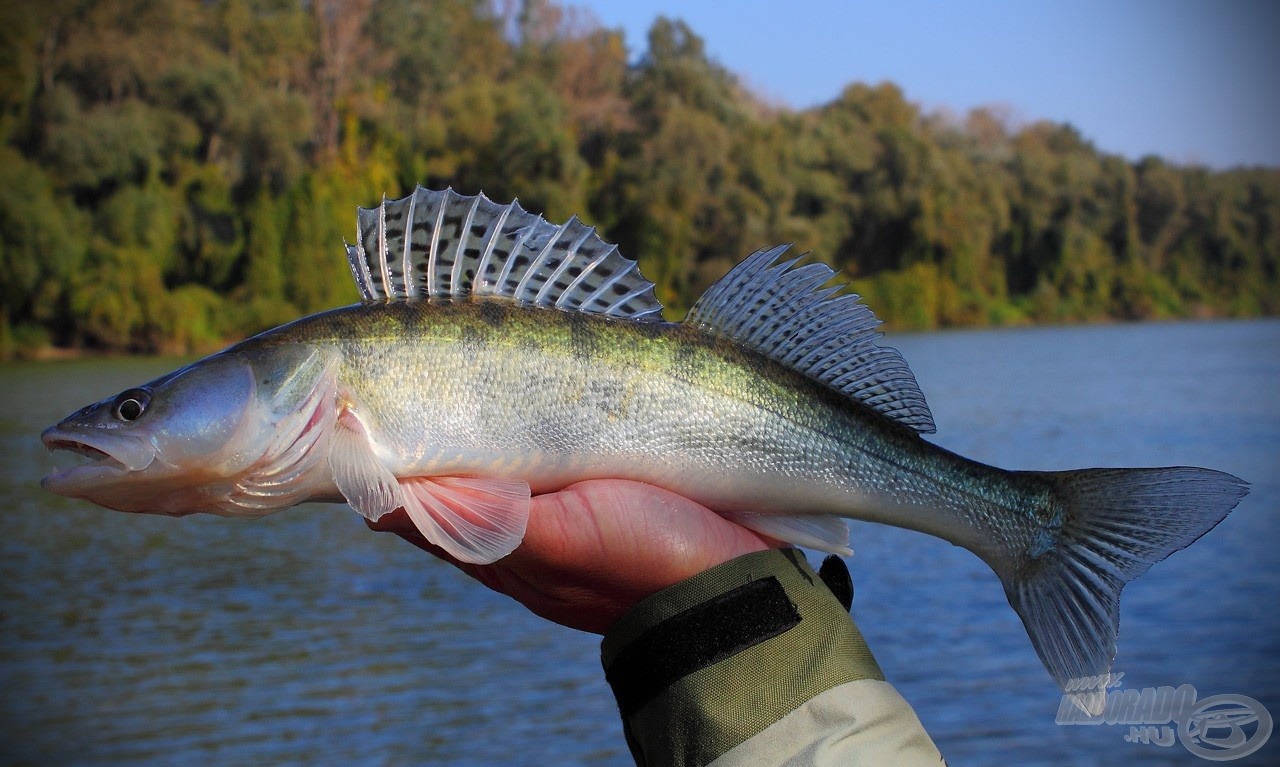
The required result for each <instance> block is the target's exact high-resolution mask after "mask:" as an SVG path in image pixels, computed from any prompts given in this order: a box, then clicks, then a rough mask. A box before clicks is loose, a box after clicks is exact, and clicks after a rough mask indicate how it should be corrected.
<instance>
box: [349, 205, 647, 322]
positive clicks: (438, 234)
mask: <svg viewBox="0 0 1280 767" xmlns="http://www.w3.org/2000/svg"><path fill="white" fill-rule="evenodd" d="M357 218H358V227H359V233H358V234H359V236H358V238H357V240H356V244H355V245H348V246H347V260H348V262H349V263H350V265H351V273H352V275H353V276H354V277H355V280H356V285H357V286H359V288H360V296H361V299H362V300H364V301H407V300H415V299H421V298H446V297H462V296H469V295H481V296H503V297H507V298H513V299H516V300H519V301H523V302H525V303H529V304H532V305H535V306H545V307H553V306H554V307H556V308H559V309H566V310H570V311H580V312H589V313H592V314H604V315H608V316H611V317H621V318H626V319H630V320H638V321H641V322H647V321H657V320H660V319H661V318H662V317H661V312H662V305H661V304H659V303H658V300H657V298H655V297H654V294H653V283H652V282H649V281H648V280H647V279H645V278H644V276H643V275H641V274H640V271H639V269H638V268H637V267H636V263H635V262H634V261H631V260H630V259H627V258H624V257H623V256H622V255H621V254H620V253H618V249H617V246H615V245H611V244H609V243H607V242H605V241H603V240H601V239H600V238H599V237H598V236H596V233H595V228H594V227H590V226H587V225H585V224H583V223H582V222H580V221H579V220H578V219H577V218H576V217H574V218H570V219H569V220H568V221H567V222H565V223H564V224H561V225H560V226H556V225H554V224H550V223H548V222H547V221H545V220H544V219H543V218H542V217H541V216H538V215H534V214H532V213H529V212H527V211H525V210H524V209H523V208H521V207H520V204H519V203H518V202H512V203H511V204H510V205H499V204H498V203H495V202H493V201H491V200H489V199H488V198H487V197H485V196H484V195H483V194H479V195H476V196H474V197H468V196H464V195H460V194H458V193H456V192H454V191H453V190H452V189H446V190H444V191H443V192H439V191H429V190H426V189H423V188H422V187H418V188H417V189H415V190H414V192H413V194H411V195H409V196H408V197H405V198H403V199H399V200H390V201H388V200H383V202H382V204H381V205H379V206H378V207H376V208H361V209H360V210H359V213H358V216H357Z"/></svg>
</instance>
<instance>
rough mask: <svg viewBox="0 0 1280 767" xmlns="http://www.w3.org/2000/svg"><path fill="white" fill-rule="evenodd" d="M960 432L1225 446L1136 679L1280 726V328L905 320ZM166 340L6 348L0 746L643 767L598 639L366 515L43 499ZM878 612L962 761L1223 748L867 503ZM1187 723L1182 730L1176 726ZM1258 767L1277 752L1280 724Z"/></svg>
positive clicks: (1081, 444) (1067, 442) (55, 759)
mask: <svg viewBox="0 0 1280 767" xmlns="http://www.w3.org/2000/svg"><path fill="white" fill-rule="evenodd" d="M890 340H891V342H892V343H893V344H894V345H896V346H897V347H898V348H899V349H901V350H902V351H903V353H904V354H905V355H906V357H907V359H908V360H909V361H910V362H911V364H912V367H913V369H914V370H915V371H916V374H917V377H918V378H919V380H920V383H921V386H922V388H923V389H924V392H925V394H926V395H927V396H928V398H929V401H930V404H931V406H932V409H933V413H934V416H935V419H936V420H937V423H938V433H937V434H936V435H934V436H932V437H931V439H933V440H934V441H935V442H937V443H938V444H941V445H943V446H945V447H947V448H949V449H952V450H955V451H957V452H960V453H963V454H965V455H968V456H971V457H973V458H977V459H979V460H983V461H987V462H990V463H994V464H997V465H1001V466H1006V467H1009V468H1022V469H1057V468H1071V467H1078V466H1126V465H1132V466H1142V465H1152V466H1154V465H1179V464H1186V465H1201V466H1208V467H1213V468H1217V469H1222V470H1225V471H1229V472H1232V473H1234V474H1236V475H1238V476H1241V477H1243V478H1245V479H1247V480H1248V481H1250V482H1251V483H1252V493H1251V494H1250V496H1249V497H1248V498H1246V499H1245V500H1244V502H1243V503H1242V504H1241V506H1240V507H1239V509H1237V510H1236V512H1235V513H1233V514H1232V515H1231V516H1230V517H1229V518H1228V519H1227V520H1226V521H1224V522H1223V523H1222V524H1221V525H1219V526H1218V528H1217V529H1215V530H1214V531H1213V532H1211V533H1210V534H1208V535H1207V536H1205V537H1204V538H1203V539H1202V540H1201V541H1200V542H1198V543H1197V544H1196V545H1195V546H1193V547H1191V548H1190V549H1187V550H1186V551H1183V552H1180V553H1178V554H1175V555H1174V556H1173V557H1172V558H1170V559H1169V560H1168V561H1166V562H1164V563H1162V564H1160V565H1158V566H1156V567H1155V568H1154V569H1153V570H1152V571H1151V572H1150V573H1148V574H1147V575H1146V576H1144V577H1143V578H1142V579H1140V580H1139V581H1137V582H1135V583H1134V584H1132V585H1131V586H1129V587H1128V588H1127V589H1126V590H1125V594H1124V599H1123V600H1122V610H1121V633H1120V642H1119V646H1120V651H1119V656H1118V657H1117V659H1116V662H1115V669H1116V670H1117V671H1120V672H1124V677H1123V678H1122V680H1121V686H1122V687H1124V688H1134V689H1141V688H1144V687H1160V686H1166V685H1167V686H1173V687H1177V686H1179V685H1183V684H1189V685H1192V686H1194V687H1195V689H1196V691H1197V692H1198V694H1199V696H1200V698H1205V697H1208V696H1210V695H1218V694H1234V695H1243V696H1248V697H1250V698H1253V699H1255V700H1256V701H1258V702H1260V703H1261V704H1262V705H1263V706H1265V707H1266V708H1267V710H1268V711H1269V712H1271V714H1272V715H1273V716H1277V717H1280V661H1278V660H1277V659H1278V658H1280V618H1278V617H1277V605H1280V574H1278V571H1277V568H1278V566H1280V555H1278V554H1277V545H1278V544H1280V514H1278V513H1277V512H1278V511H1280V322H1278V321H1274V320H1271V321H1253V322H1214V323H1176V324H1155V325H1112V326H1094V327H1081V328H1043V329H1029V330H1002V331H972V332H949V333H938V334H924V335H906V336H898V337H895V338H893V339H890ZM177 362H178V361H176V360H166V359H116V360H86V361H76V362H62V363H39V364H37V363H21V364H8V365H4V366H3V367H2V368H0V401H2V402H3V407H0V460H2V461H3V464H2V465H3V467H4V468H3V470H2V472H0V490H2V491H3V495H4V497H5V499H6V500H7V504H6V508H4V509H3V510H0V764H13V765H26V764H30V765H60V764H76V765H80V764H85V765H162V764H163V765H172V764H193V765H204V764H213V763H218V764H236V765H253V764H264V765H265V764H306V765H323V764H335V765H338V764H342V765H408V764H450V765H491V764H565V765H579V764H580V765H628V764H630V763H631V760H630V757H629V755H628V754H627V751H626V747H625V745H624V743H623V739H622V735H621V731H620V727H619V725H618V722H617V716H616V709H615V707H614V703H613V699H612V697H611V695H610V694H609V691H608V689H607V687H606V686H605V684H604V682H603V679H602V675H601V672H600V668H599V661H598V654H597V653H598V640H597V638H596V637H593V636H590V635H586V634H581V633H578V632H574V631H571V630H568V629H564V628H561V627H558V626H555V625H553V624H550V623H547V622H544V621H542V620H540V619H538V618H535V617H533V616H532V615H530V614H528V613H527V612H526V611H524V610H523V608H521V607H520V606H518V605H516V604H515V603H514V602H511V601H510V600H508V599H506V598H505V597H502V596H499V595H496V594H493V593H491V592H488V591H486V590H485V589H483V588H482V587H480V586H479V585H477V584H475V583H473V582H472V581H470V580H468V579H466V578H465V577H463V576H462V575H460V574H459V573H457V572H455V571H454V570H452V569H451V568H449V567H448V566H446V565H444V564H441V563H439V562H437V561H435V560H433V559H432V558H430V557H428V556H427V555H425V554H422V553H421V552H419V551H418V550H416V549H414V548H412V547H410V546H408V545H407V544H405V543H403V542H402V541H400V540H399V539H396V538H394V537H393V536H387V535H376V534H373V533H370V532H369V531H368V530H367V529H366V528H365V526H364V524H363V522H361V520H360V518H359V517H358V516H357V515H356V514H355V513H354V512H352V511H351V510H350V509H348V508H346V507H344V506H336V505H330V506H324V505H308V506H303V507H299V508H297V509H293V510H291V511H288V512H286V513H282V514H278V515H275V516H273V517H268V518H266V519H263V520H259V521H253V522H250V521H243V520H230V519H219V518H215V517H206V516H195V517H187V518H182V519H169V518H155V517H147V516H136V515H126V514H120V513H116V512H109V511H106V510H103V509H99V508H96V507H93V506H90V505H88V504H86V503H82V502H74V501H69V500H66V499H62V498H57V497H54V496H52V495H49V494H46V493H44V492H43V491H41V490H40V488H39V484H38V483H39V478H40V476H41V475H42V474H44V473H45V472H46V471H47V470H48V469H49V468H50V467H51V466H52V463H53V461H52V459H51V458H50V457H49V456H48V455H47V453H45V451H44V450H43V449H42V448H41V447H40V445H39V442H38V434H39V431H40V429H41V428H43V427H44V426H46V425H48V424H50V423H52V422H54V421H55V420H57V419H58V418H60V417H62V416H63V415H65V414H66V413H68V412H70V411H71V410H74V409H76V408H78V407H80V406H81V405H84V404H86V403H88V402H90V401H92V400H96V399H98V398H100V397H103V396H105V395H107V394H109V393H113V392H115V391H117V390H120V389H123V388H126V387H128V386H130V385H133V384H137V383H140V382H142V381H145V380H148V379H150V378H151V377H154V376H155V375H158V374H160V373H163V372H166V371H168V370H170V369H172V368H173V367H174V366H175V365H176V364H177ZM853 547H854V550H855V554H854V556H853V557H852V558H851V559H850V560H849V565H850V569H851V571H852V573H853V577H854V581H855V584H856V589H857V596H856V598H855V602H854V614H855V617H856V618H857V620H858V622H859V625H860V627H861V628H862V630H863V632H864V634H866V636H867V638H868V641H869V642H870V644H871V647H872V650H873V651H874V652H875V653H876V655H877V657H878V659H879V661H880V664H881V666H883V667H884V669H885V672H886V674H887V675H888V676H889V678H890V681H893V682H894V683H896V684H897V685H898V687H899V689H900V690H901V691H902V693H903V694H904V695H905V696H906V698H907V699H908V700H909V701H910V702H911V703H912V704H913V705H914V706H915V708H916V710H917V712H918V713H919V714H920V717H921V719H922V720H923V721H924V724H925V726H926V727H927V728H928V729H929V731H930V733H931V734H932V735H933V737H934V739H935V740H936V741H937V742H938V744H939V746H940V748H941V749H942V752H943V754H944V755H945V756H947V758H948V760H949V761H950V762H951V764H952V765H970V764H972V765H1002V764H1020V765H1061V764H1072V765H1094V764H1122V763H1123V764H1126V765H1149V764H1150V765H1155V764H1162V765H1163V764H1169V765H1191V764H1205V762H1204V761H1202V760H1201V759H1199V758H1198V757H1196V756H1194V755H1193V754H1192V753H1191V752H1190V751H1188V750H1187V749H1186V748H1184V747H1183V746H1182V745H1181V744H1179V743H1178V742H1177V741H1176V739H1175V742H1174V743H1173V745H1171V746H1167V747H1162V746H1159V745H1155V744H1151V743H1141V742H1127V741H1126V736H1128V735H1130V728H1129V727H1128V726H1123V725H1120V724H1116V725H1106V724H1102V725H1098V726H1064V725H1059V724H1056V723H1055V716H1056V715H1057V713H1058V710H1059V704H1060V702H1061V696H1060V694H1059V693H1058V692H1057V690H1056V688H1055V687H1054V685H1053V683H1052V681H1051V680H1050V679H1049V677H1048V675H1047V674H1046V673H1045V672H1044V670H1043V669H1042V667H1041V666H1040V663H1039V660H1038V659H1037V658H1036V656H1035V654H1034V652H1033V651H1032V649H1031V646H1030V643H1029V642H1028V641H1027V638H1026V635H1025V633H1024V631H1023V629H1022V626H1021V624H1020V623H1019V621H1018V620H1017V618H1016V616H1015V615H1014V613H1013V611H1012V610H1011V609H1010V608H1009V607H1008V605H1007V604H1006V602H1005V598H1004V595H1003V592H1002V590H1001V588H1000V585H999V583H998V581H997V580H996V578H995V576H994V575H993V574H992V573H991V572H990V571H988V570H987V568H986V567H985V565H983V564H981V563H980V562H978V560H977V559H976V558H974V557H973V556H972V555H970V554H968V553H967V552H964V551H962V550H960V549H957V548H954V547H952V546H950V545H948V544H946V543H944V542H942V541H939V540H935V539H932V538H928V537H926V536H923V535H919V534H915V533H909V532H905V531H900V530H895V529H890V528H885V527H881V526H876V525H871V524H865V523H856V524H854V526H853ZM1173 726H1174V727H1175V728H1176V724H1175V725H1173ZM1239 763H1240V764H1276V763H1280V734H1277V735H1276V736H1275V737H1273V738H1272V741H1271V742H1270V743H1268V744H1267V745H1266V746H1265V747H1264V748H1262V750H1261V751H1259V752H1257V753H1255V754H1253V755H1252V756H1249V757H1246V758H1244V759H1242V760H1240V762H1239Z"/></svg>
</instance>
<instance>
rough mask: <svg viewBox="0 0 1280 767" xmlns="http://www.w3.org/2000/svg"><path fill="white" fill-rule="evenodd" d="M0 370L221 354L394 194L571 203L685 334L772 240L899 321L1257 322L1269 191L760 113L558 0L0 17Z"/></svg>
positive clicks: (887, 88)
mask: <svg viewBox="0 0 1280 767" xmlns="http://www.w3.org/2000/svg"><path fill="white" fill-rule="evenodd" d="M0 39H2V40H3V42H2V44H0V51H3V55H0V296H2V297H3V306H2V307H0V356H5V355H9V354H12V353H13V352H14V351H15V349H17V350H19V351H21V350H22V349H24V348H27V347H33V346H39V345H41V344H56V345H61V346H70V347H94V348H107V349H128V350H139V351H149V350H157V349H166V350H182V349H190V348H195V347H203V346H207V345H210V344H215V343H218V342H220V341H222V340H225V339H227V338H230V337H234V336H238V335H243V334H247V333H250V332H254V331H256V330H260V329H262V328H264V327H268V326H271V325H273V324H277V323H279V322H281V321H284V320H286V319H289V318H291V317H294V316H297V315H298V314H300V313H303V312H311V311H316V310H318V309H322V308H325V307H328V306H333V305H337V304H340V303H344V302H349V301H351V300H353V299H354V297H355V292H354V289H353V288H352V286H351V284H350V280H349V279H348V278H347V277H346V275H345V270H346V266H345V261H344V259H343V257H342V250H341V247H342V239H343V237H344V236H346V237H347V238H350V237H351V236H353V234H352V225H353V221H354V219H353V216H352V214H353V212H354V209H355V207H356V206H357V205H368V204H371V203H373V202H376V201H377V200H378V199H380V198H381V197H382V195H384V194H385V195H387V196H388V197H394V196H399V195H401V194H404V193H406V192H408V191H409V190H410V189H412V187H413V186H414V185H415V184H418V183H421V184H425V185H429V186H435V187H440V186H445V185H451V186H453V187H454V188H455V189H458V190H459V191H462V192H465V193H474V192H478V191H481V190H483V191H485V192H486V193H488V194H489V195H490V196H491V197H493V198H495V199H499V200H506V199H509V198H514V197H519V198H520V200H521V201H522V203H523V204H524V205H525V206H526V207H527V208H529V209H533V210H538V211H541V212H544V213H545V214H546V215H547V216H548V217H550V218H552V219H563V218H566V217H568V216H569V215H570V214H574V213H577V214H579V215H580V216H582V217H583V218H585V219H586V220H588V221H590V222H591V223H594V224H596V225H598V226H599V227H600V229H601V231H602V233H603V234H604V236H606V237H607V238H609V239H611V240H614V241H616V242H618V243H619V244H620V246H621V247H622V248H623V250H624V252H625V253H627V254H628V255H630V256H632V257H635V258H638V259H639V260H640V261H641V263H642V267H643V268H644V270H645V272H646V273H647V274H648V275H649V276H650V277H651V278H652V279H654V281H655V282H656V283H657V284H658V290H659V294H660V297H661V298H662V299H663V300H664V302H666V303H667V304H668V305H669V306H670V307H672V309H673V311H675V312H676V313H677V314H678V312H679V311H680V310H682V309H683V308H684V307H687V306H688V305H690V304H691V303H692V302H693V301H694V300H695V299H696V297H697V295H698V294H699V293H700V292H701V291H702V290H703V289H705V287H706V286H707V285H708V284H709V283H710V282H711V281H712V280H713V279H715V278H716V277H718V276H719V275H720V274H722V273H723V272H724V271H725V270H726V269H727V268H728V267H729V266H730V265H731V264H732V263H733V262H735V261H736V260H738V259H739V258H741V257H742V256H744V255H745V254H747V253H748V252H750V251H751V250H753V249H755V248H758V247H762V246H768V245H772V244H774V243H776V242H794V243H796V245H797V250H798V251H812V252H813V253H814V254H815V257H817V258H821V259H823V260H825V261H827V262H829V263H830V264H832V265H833V266H835V267H838V268H839V269H841V270H843V271H844V272H845V273H846V274H847V275H848V276H849V277H850V278H851V279H853V280H854V283H855V286H856V287H857V288H858V289H859V290H860V291H862V292H863V293H864V294H866V295H867V297H868V302H869V303H870V304H871V305H872V306H874V307H875V308H876V309H877V311H878V312H879V313H880V314H881V315H882V316H884V317H886V318H887V319H888V320H889V321H890V322H891V323H894V324H897V325H899V326H907V327H919V328H928V327H936V326H942V325H967V324H989V323H995V324H1000V323H1019V322H1067V321H1081V320H1092V319H1100V318H1124V319H1143V318H1165V317H1181V316H1247V315H1256V314H1260V313H1275V312H1277V311H1280V173H1278V171H1277V170H1276V169H1264V168H1253V169H1246V168H1241V169H1233V170H1229V171H1222V172H1210V171H1208V170H1206V169H1204V168H1200V167H1194V166H1179V165H1173V164H1170V163H1168V162H1166V161H1164V160H1161V159H1160V158H1157V157H1147V158H1143V159H1142V160H1140V161H1138V162H1136V163H1133V162H1128V161H1126V160H1124V159H1122V158H1120V157H1117V156H1113V155H1109V154H1106V153H1104V152H1101V151H1098V150H1097V149H1096V148H1095V147H1093V146H1092V145H1091V144H1090V143H1089V142H1088V141H1087V140H1085V139H1084V138H1083V137H1082V136H1081V135H1080V133H1079V132H1078V131H1077V130H1075V129H1074V128H1072V127H1071V126H1069V125H1061V124H1052V123H1034V124H1030V125H1025V126H1013V125H1011V124H1009V122H1008V121H1006V120H1004V119H1002V118H1001V116H1000V115H999V113H998V112H996V111H993V110H975V111H974V112H971V113H970V114H968V115H965V116H963V117H961V118H956V117H949V116H946V115H939V114H924V113H922V112H921V110H920V109H919V107H918V106H917V105H915V104H914V103H912V102H911V101H909V100H908V99H907V97H906V96H905V95H904V94H903V93H902V92H901V90H899V89H898V88H897V87H896V86H894V85H892V84H889V83H882V84H879V85H868V84H861V83H855V84H851V85H849V86H848V87H847V88H845V89H844V91H843V92H841V93H840V94H839V95H837V96H836V97H835V98H834V99H832V101H830V102H829V103H827V104H825V105H822V106H820V107H816V108H813V109H808V110H803V111H796V110H790V109H782V108H777V107H775V106H771V105H769V104H767V103H765V102H763V101H761V100H760V99H758V98H757V97H756V96H754V95H753V94H752V93H750V92H749V91H748V90H747V89H745V88H744V87H743V86H742V85H741V84H740V82H739V81H738V79H737V78H736V77H735V76H734V75H733V73H731V72H729V71H727V70H725V69H724V68H723V67H722V66H720V65H719V64H718V63H716V62H715V61H714V60H713V59H711V58H710V57H709V56H708V54H707V52H706V49H705V46H704V44H703V41H702V40H701V39H700V38H699V37H698V35H697V34H696V32H695V31H694V30H692V29H690V28H689V27H688V25H686V24H685V23H683V22H681V21H678V20H674V19H666V18H659V19H658V20H657V21H655V23H654V24H653V26H652V28H651V30H650V32H649V35H648V39H647V40H646V41H644V50H643V52H642V53H641V55H639V56H638V57H637V59H636V60H635V63H628V57H627V51H626V45H625V42H626V41H625V40H624V39H623V37H622V34H621V33H620V32H618V31H616V30H610V29H604V28H602V27H600V25H599V24H597V23H595V22H594V21H593V20H591V19H590V18H589V17H587V16H585V15H583V14H582V13H581V12H578V11H575V10H573V9H570V8H566V7H561V6H558V5H555V4H554V3H552V2H550V0H525V1H524V2H520V3H517V2H514V0H506V1H505V2H486V1H485V0H311V1H310V2H300V1H299V0H219V1H213V0H95V1H93V2H82V1H80V0H44V2H42V3H39V4H19V3H6V4H3V5H2V6H0Z"/></svg>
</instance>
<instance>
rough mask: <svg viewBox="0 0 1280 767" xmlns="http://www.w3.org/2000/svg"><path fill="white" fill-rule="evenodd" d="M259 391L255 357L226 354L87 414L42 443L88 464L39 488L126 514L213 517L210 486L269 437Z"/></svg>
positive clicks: (73, 418) (71, 420)
mask: <svg viewBox="0 0 1280 767" xmlns="http://www.w3.org/2000/svg"><path fill="white" fill-rule="evenodd" d="M256 389H257V381H256V379H255V375H254V369H253V366H252V365H251V364H250V362H249V361H248V360H246V359H245V358H244V357H242V356H240V355H235V354H219V355H214V356H212V357H207V358H205V359H203V360H200V361H199V362H196V363H194V364H192V365H189V366H187V367H185V368H182V369H180V370H178V371H175V372H173V373H170V374H169V375H166V376H163V377H161V378H157V379H156V380H154V381H151V382H150V383H146V384H143V385H141V386H137V387H134V388H131V389H126V390H125V391H123V392H120V393H119V394H117V395H115V396H113V397H108V398H107V399H104V400H102V401H101V402H97V403H95V404H92V405H89V406H88V407H85V408H82V409H80V410H78V411H76V412H75V413H72V414H71V415H69V416H67V417H66V418H64V419H63V420H62V421H60V422H58V423H57V424H56V425H54V426H51V427H50V428H48V429H46V430H45V431H44V433H43V434H41V437H40V438H41V440H42V441H43V442H44V444H45V446H46V447H47V448H49V449H50V450H51V451H55V450H59V451H69V452H71V453H77V454H79V455H80V456H82V457H84V458H86V459H88V460H87V461H85V462H82V463H79V464H77V465H74V466H72V467H70V468H66V469H61V470H58V471H55V472H53V473H51V474H49V475H48V476H46V477H45V478H44V479H43V480H42V481H41V485H42V486H43V487H44V488H45V489H46V490H49V491H50V492H53V493H56V494H58V495H64V496H68V497H72V498H83V499H85V500H89V501H92V502H94V503H97V504H99V505H102V506H106V507H108V508H112V509H118V510H120V511H133V512H148V513H157V514H170V515H174V516H178V515H182V514H189V513H192V512H196V511H209V510H211V509H209V508H208V506H209V504H210V500H211V499H210V497H209V487H210V485H216V484H218V483H222V484H225V482H226V477H228V476H231V475H234V474H235V473H236V472H237V471H238V470H241V469H242V468H243V464H244V463H246V461H247V460H251V458H250V456H249V455H248V453H251V452H252V442H253V441H259V442H260V441H261V437H259V436H258V433H259V432H261V431H262V426H263V424H262V423H261V421H262V418H261V417H260V413H259V411H261V410H262V408H261V406H260V405H259V403H258V402H257V400H258V398H257V396H256ZM250 435H252V436H253V437H255V438H256V440H254V439H249V438H248V437H250Z"/></svg>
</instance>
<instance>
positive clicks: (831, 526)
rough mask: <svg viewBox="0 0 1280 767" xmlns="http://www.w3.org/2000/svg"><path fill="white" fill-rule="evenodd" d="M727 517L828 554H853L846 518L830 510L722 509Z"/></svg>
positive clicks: (777, 537)
mask: <svg viewBox="0 0 1280 767" xmlns="http://www.w3.org/2000/svg"><path fill="white" fill-rule="evenodd" d="M721 516H723V517H724V518H725V519H728V520H729V521H731V522H735V523H737V524H739V525H742V526H743V527H745V528H747V529H748V530H754V531H756V532H757V533H760V534H761V535H767V536H769V537H770V538H776V539H777V540H780V541H783V542H784V543H793V544H795V545H797V546H804V547H806V548H810V549H817V550H818V551H825V552H827V553H828V554H839V555H840V556H842V557H847V556H850V555H852V554H853V549H851V548H849V526H848V525H846V524H845V521H844V520H843V519H840V518H839V517H833V516H831V515H830V514H796V515H791V516H778V515H776V514H755V513H752V512H749V511H736V512H727V513H721Z"/></svg>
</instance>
